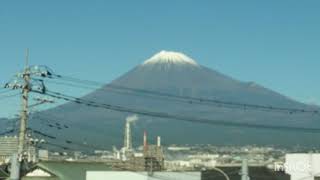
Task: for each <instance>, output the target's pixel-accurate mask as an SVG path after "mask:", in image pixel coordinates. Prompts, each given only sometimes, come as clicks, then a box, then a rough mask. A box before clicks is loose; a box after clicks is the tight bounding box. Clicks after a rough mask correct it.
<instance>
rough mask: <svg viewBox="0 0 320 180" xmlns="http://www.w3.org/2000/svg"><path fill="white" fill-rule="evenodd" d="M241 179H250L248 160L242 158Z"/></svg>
mask: <svg viewBox="0 0 320 180" xmlns="http://www.w3.org/2000/svg"><path fill="white" fill-rule="evenodd" d="M240 174H241V180H250V177H249V168H248V160H247V159H243V160H242V166H241V173H240Z"/></svg>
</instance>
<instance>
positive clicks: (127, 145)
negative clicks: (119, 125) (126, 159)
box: [123, 115, 139, 150]
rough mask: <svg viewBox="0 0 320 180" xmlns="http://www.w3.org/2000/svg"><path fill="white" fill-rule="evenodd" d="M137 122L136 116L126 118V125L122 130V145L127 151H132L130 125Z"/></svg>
mask: <svg viewBox="0 0 320 180" xmlns="http://www.w3.org/2000/svg"><path fill="white" fill-rule="evenodd" d="M137 120H139V118H138V116H137V115H132V116H128V117H127V118H126V125H125V130H124V145H123V147H124V148H125V149H126V150H128V149H132V137H131V125H130V123H133V122H135V121H137Z"/></svg>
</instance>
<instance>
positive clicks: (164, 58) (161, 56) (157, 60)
mask: <svg viewBox="0 0 320 180" xmlns="http://www.w3.org/2000/svg"><path fill="white" fill-rule="evenodd" d="M151 64H167V65H170V64H188V65H193V66H199V65H198V64H197V63H196V61H195V60H193V59H192V58H190V57H188V56H187V55H185V54H183V53H180V52H173V51H160V52H159V53H157V54H155V55H153V56H152V57H151V58H149V59H147V60H146V61H145V62H144V63H143V64H142V65H151Z"/></svg>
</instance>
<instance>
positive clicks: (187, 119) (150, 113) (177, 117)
mask: <svg viewBox="0 0 320 180" xmlns="http://www.w3.org/2000/svg"><path fill="white" fill-rule="evenodd" d="M33 92H36V93H40V92H37V91H33ZM40 94H41V93H40ZM45 94H46V95H48V96H50V97H53V98H57V99H62V100H65V101H69V102H74V103H77V104H82V105H86V106H89V107H93V108H103V109H107V110H113V111H118V112H125V113H134V114H138V115H145V116H151V117H158V118H165V119H173V120H178V121H184V122H191V123H198V124H208V125H215V126H226V127H244V128H254V129H271V130H283V131H294V132H306V133H320V128H308V127H290V126H276V125H265V124H252V123H243V122H230V121H229V122H227V121H223V120H210V119H205V118H196V117H188V116H180V115H174V114H168V113H164V112H154V111H147V110H140V109H133V108H127V107H122V106H115V105H111V104H105V103H98V102H95V101H90V100H86V99H82V98H76V97H72V96H69V95H64V94H62V93H59V92H53V91H49V90H48V91H47V92H46V93H45Z"/></svg>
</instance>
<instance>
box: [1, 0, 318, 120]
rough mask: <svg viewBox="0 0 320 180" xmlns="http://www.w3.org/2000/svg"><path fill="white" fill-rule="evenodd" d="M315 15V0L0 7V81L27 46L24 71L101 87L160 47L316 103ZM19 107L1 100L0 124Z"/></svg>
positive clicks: (37, 0) (38, 1) (31, 1)
mask: <svg viewBox="0 0 320 180" xmlns="http://www.w3.org/2000/svg"><path fill="white" fill-rule="evenodd" d="M319 9H320V1H319V0H306V1H301V0H281V1H279V0H268V1H257V0H251V1H250V0H241V1H239V0H233V1H228V0H224V1H214V0H207V1H205V0H203V1H195V0H194V1H191V0H180V1H178V0H162V1H151V0H135V1H131V0H127V1H121V0H114V1H105V0H101V1H96V0H90V1H80V0H77V1H62V0H60V1H59V0H55V1H43V0H28V1H1V2H0V62H1V65H0V82H1V83H3V82H6V81H7V80H9V79H10V77H11V76H12V75H13V74H14V73H15V72H16V71H17V70H19V69H21V68H22V66H23V59H24V49H25V48H26V47H29V48H30V61H31V63H32V64H45V65H48V66H50V67H51V68H52V69H54V70H55V71H56V72H57V73H59V74H66V75H70V76H74V77H78V78H81V79H92V80H97V81H102V82H106V83H107V82H110V81H111V80H113V79H115V78H116V77H118V76H119V75H121V74H123V73H125V72H126V71H128V70H130V69H131V68H132V67H134V66H135V65H137V64H139V63H141V62H142V61H144V60H145V59H146V58H148V57H150V56H151V55H152V54H154V53H156V52H158V51H160V50H162V49H164V50H174V51H181V52H184V53H186V54H187V55H189V56H191V57H192V58H194V59H195V60H197V62H198V63H200V64H202V65H205V66H207V67H210V68H212V69H215V70H218V71H220V72H222V73H225V74H228V75H230V76H232V77H234V78H236V79H239V80H243V81H255V82H257V83H259V84H261V85H263V86H266V87H268V88H271V89H273V90H276V91H279V92H280V93H282V94H285V95H287V96H289V97H291V98H294V99H296V100H299V101H303V102H312V103H318V104H320V83H319V75H320V72H319V67H320V33H319V32H320V11H319ZM83 93H85V92H80V91H79V92H75V94H78V95H80V94H83ZM18 104H19V103H18V102H17V101H16V99H10V101H9V100H6V101H3V100H0V109H1V111H0V117H1V116H12V115H13V114H14V113H15V111H16V110H17V109H19V106H18Z"/></svg>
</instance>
